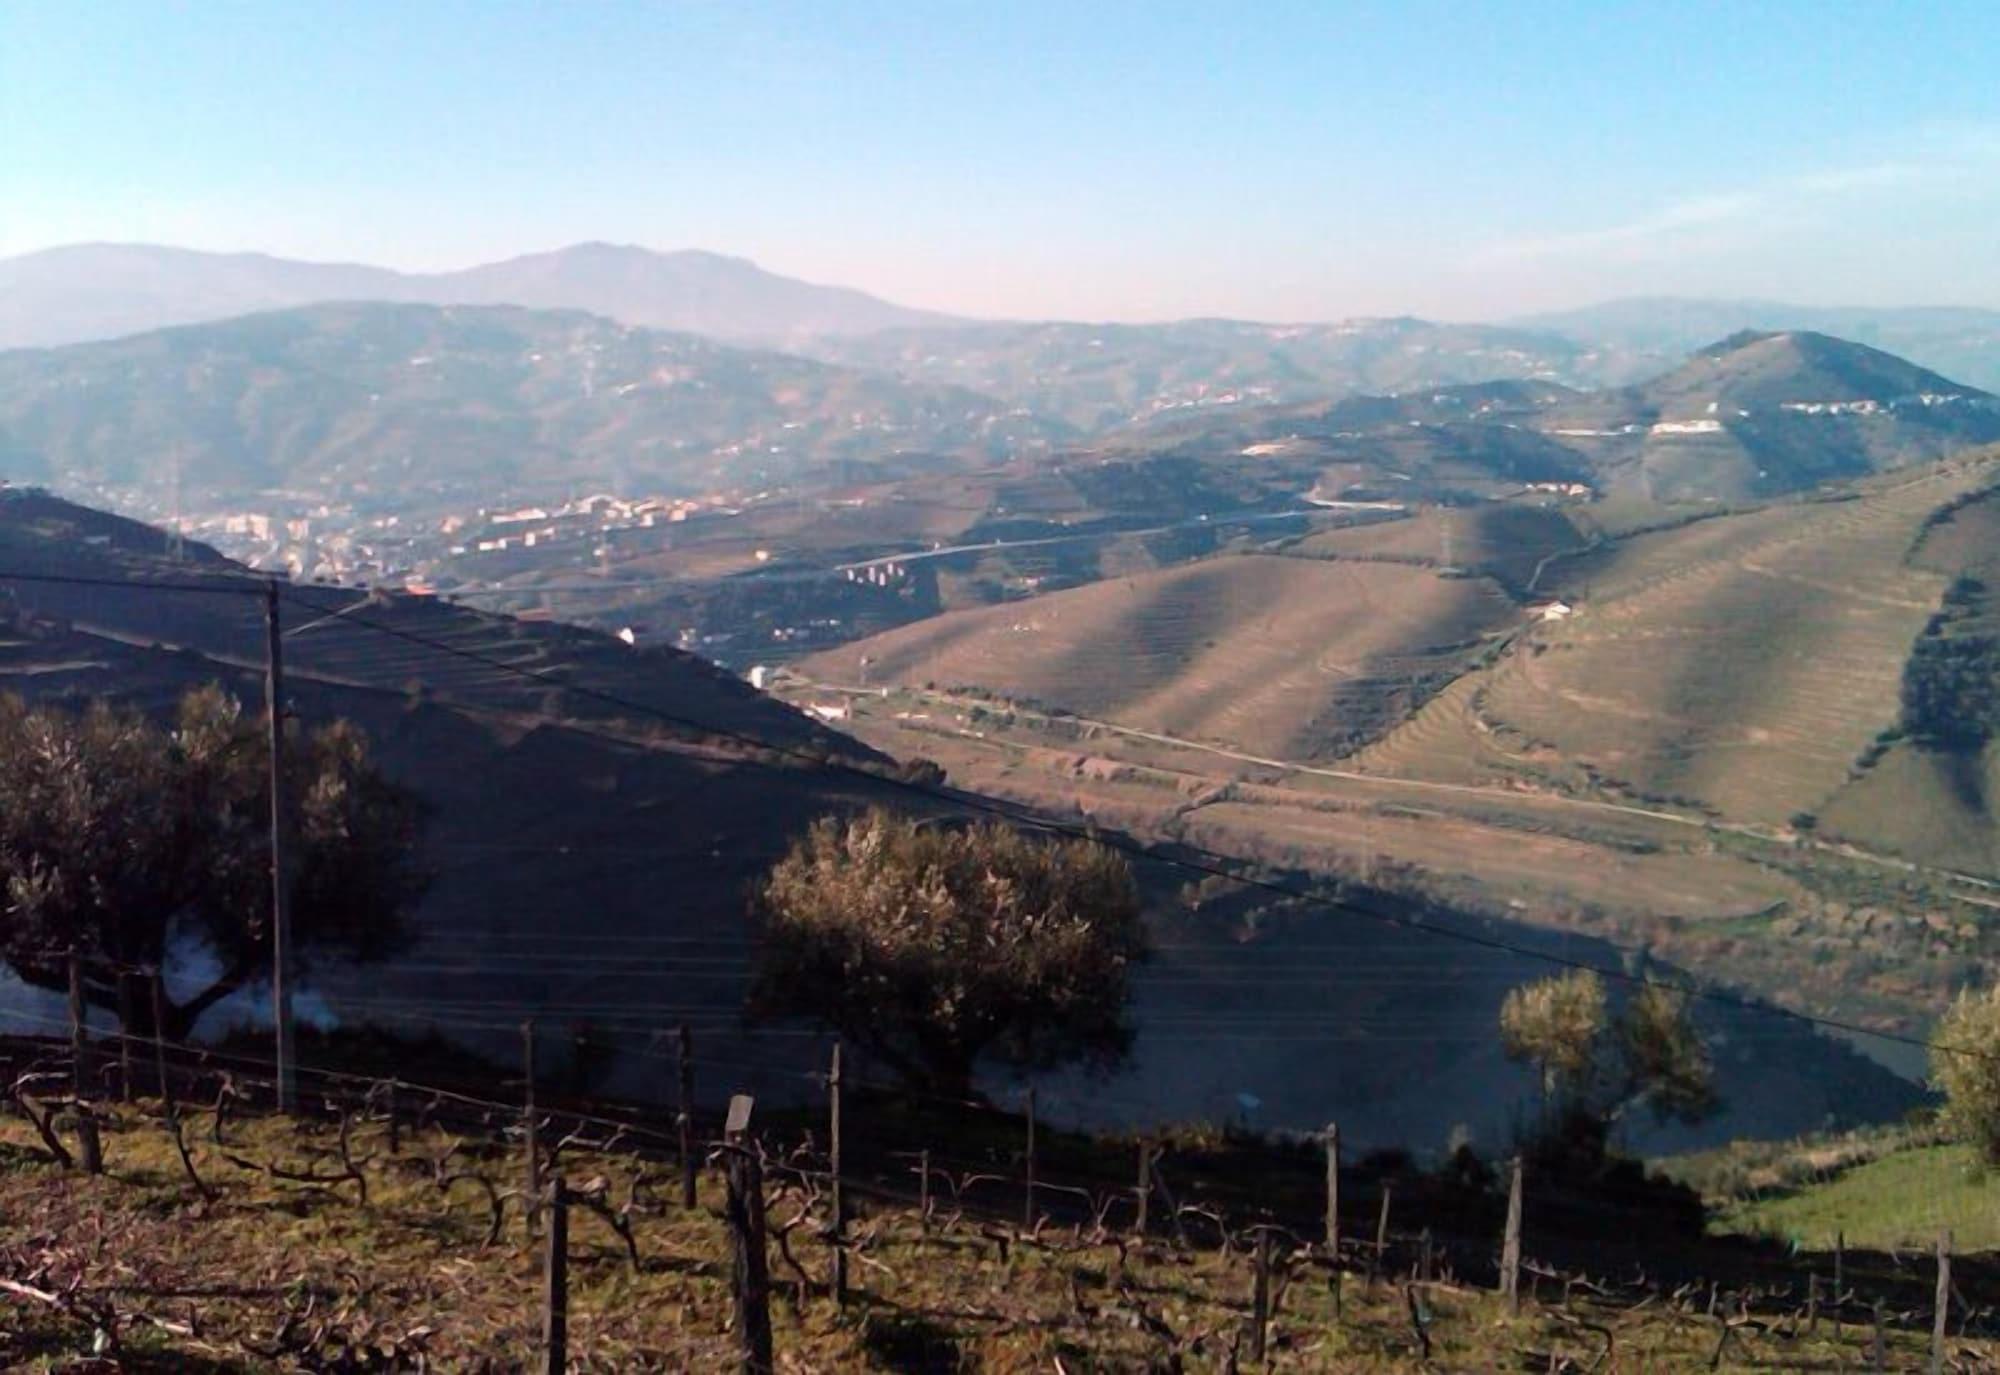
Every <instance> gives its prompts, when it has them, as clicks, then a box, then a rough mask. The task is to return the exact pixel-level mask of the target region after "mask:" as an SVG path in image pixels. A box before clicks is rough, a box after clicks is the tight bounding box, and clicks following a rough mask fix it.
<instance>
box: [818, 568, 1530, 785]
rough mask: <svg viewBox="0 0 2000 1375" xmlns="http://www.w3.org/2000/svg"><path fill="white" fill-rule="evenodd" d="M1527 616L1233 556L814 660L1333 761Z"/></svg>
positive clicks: (1405, 579)
mask: <svg viewBox="0 0 2000 1375" xmlns="http://www.w3.org/2000/svg"><path fill="white" fill-rule="evenodd" d="M1517 620H1518V616H1517V613H1516V612H1515V610H1514V608H1513V605H1512V604H1511V603H1510V602H1509V601H1508V600H1507V598H1506V597H1505V596H1504V595H1502V594H1501V593H1500V591H1499V590H1498V589H1497V588H1496V587H1495V586H1494V585H1493V584H1491V583H1488V582H1485V581H1483V580H1479V579H1467V578H1444V577H1440V576H1438V575H1437V574H1435V573H1433V572H1431V571H1430V570H1427V569H1419V568H1412V567H1408V566H1402V565H1396V564H1386V563H1379V564H1378V563H1361V562H1354V563H1347V562H1341V563H1335V562H1330V561H1322V560H1312V559H1288V558H1275V557H1269V556H1262V555H1245V556H1224V557H1219V558H1213V559H1207V560H1204V561H1201V562H1198V563H1194V564H1187V565H1182V566H1179V567H1175V568H1169V569H1163V570H1159V571H1156V572H1149V573H1142V574H1138V575H1135V576H1131V577H1114V578H1109V579H1106V580H1105V581H1102V582H1097V583H1093V584H1091V585H1089V586H1086V587H1081V588H1075V589H1071V590H1068V591H1063V592H1054V593H1050V594H1047V595H1045V596H1041V597H1036V598H1033V599H1030V600H1028V601H1025V602H1009V603H1003V604H1002V605H999V606H994V607H984V608H980V609H977V610H970V611H962V612H955V613H951V614H948V615H944V616H939V617H935V618H933V619H931V620H928V621H924V622H921V623H919V624H917V625H914V626H907V627H903V628H901V629H898V630H892V631H889V632H887V633H886V634H883V635H878V636H874V637H871V638H869V639H866V640H862V641H859V642H857V643H855V644H852V645H847V646H843V647H842V648H840V649H836V650H833V651H830V652H828V653H826V654H822V655H818V656H815V657H813V658H810V659H807V660H805V661H804V662H803V663H802V664H801V665H800V668H801V671H803V672H804V673H806V674H808V675H809V676H812V677H815V678H827V679H831V680H833V681H837V682H842V683H856V682H862V681H866V682H869V683H912V684H926V683H928V684H933V685H935V686H937V687H939V688H943V689H947V690H949V689H954V688H965V687H971V688H976V689H979V690H981V691H984V692H990V693H993V694H997V695H999V696H1000V697H1003V698H1006V699H1008V700H1011V701H1019V702H1029V703H1035V704H1039V705H1042V706H1047V707H1052V708H1060V709H1062V710H1065V711H1068V712H1073V713H1075V714H1076V715H1078V716H1081V717H1086V718H1107V719H1110V720H1115V721H1117V722H1119V723H1121V724H1123V725H1128V726H1133V727H1137V728H1140V729H1143V730H1150V731H1157V732H1159V733H1161V734H1163V735H1168V736H1176V737H1186V738H1190V739H1196V740H1201V741H1206V742H1215V743H1222V744H1226V745H1229V746H1232V747H1234V748H1237V749H1241V750H1246V751H1250V752H1252V753H1258V754H1267V755H1276V756H1279V757H1283V758H1299V759H1306V758H1323V757H1328V756H1331V755H1333V754H1335V753H1338V752H1339V751H1341V750H1342V749H1343V748H1347V747H1351V746H1352V745H1353V744H1354V743H1355V742H1356V741H1357V740H1359V739H1363V738H1366V737H1367V736H1369V735H1370V734H1372V733H1373V732H1375V731H1376V730H1379V729H1382V728H1385V727H1386V726H1388V725H1391V724H1393V723H1394V722H1395V721H1396V720H1398V719H1400V717H1401V716H1402V715H1403V714H1404V713H1406V712H1407V711H1408V710H1410V709H1411V708H1412V707H1413V706H1414V705H1415V704H1416V703H1417V702H1418V701H1421V700H1422V697H1423V695H1424V693H1425V692H1426V691H1427V690H1428V689H1430V688H1433V687H1435V686H1436V685H1437V682H1438V681H1439V680H1440V679H1449V678H1450V677H1453V676H1456V674H1457V673H1458V672H1459V671H1460V670H1461V669H1462V668H1463V666H1464V664H1465V663H1466V662H1467V660H1468V659H1469V658H1470V657H1471V655H1472V654H1474V653H1475V652H1476V651H1477V650H1478V649H1479V648H1480V647H1481V646H1482V645H1483V644H1484V643H1485V640H1486V638H1487V637H1488V636H1491V635H1493V634H1495V633H1498V632H1499V631H1501V630H1503V629H1504V628H1506V627H1509V626H1511V625H1513V624H1514V623H1516V621H1517Z"/></svg>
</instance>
